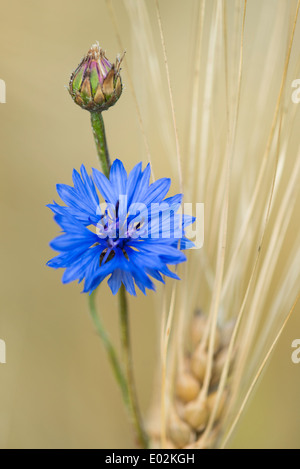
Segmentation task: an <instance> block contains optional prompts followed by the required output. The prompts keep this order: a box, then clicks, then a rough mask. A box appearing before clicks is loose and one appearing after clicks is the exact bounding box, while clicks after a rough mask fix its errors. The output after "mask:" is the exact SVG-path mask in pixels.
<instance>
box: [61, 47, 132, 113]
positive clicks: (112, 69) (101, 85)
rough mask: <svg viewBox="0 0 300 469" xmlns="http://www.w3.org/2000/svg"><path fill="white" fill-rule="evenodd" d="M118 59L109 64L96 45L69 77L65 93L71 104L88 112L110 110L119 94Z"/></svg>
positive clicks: (120, 85)
mask: <svg viewBox="0 0 300 469" xmlns="http://www.w3.org/2000/svg"><path fill="white" fill-rule="evenodd" d="M122 59H123V57H121V58H119V57H117V59H116V63H115V64H111V63H110V62H109V60H108V59H107V58H106V57H105V53H104V51H103V50H102V49H101V47H100V46H99V44H98V43H96V44H94V45H93V46H92V47H91V48H90V50H89V51H88V53H87V54H86V56H85V57H84V58H83V59H82V61H81V62H80V64H79V65H78V67H77V68H76V70H75V71H74V72H73V73H72V75H71V78H70V83H69V93H70V95H71V96H72V98H73V100H74V102H75V103H76V104H78V105H79V106H80V107H82V108H83V109H86V110H87V111H90V112H102V111H105V110H107V109H108V108H109V107H110V106H113V105H114V104H115V103H116V102H117V100H118V99H119V97H120V96H121V93H122V81H121V77H120V65H121V62H122Z"/></svg>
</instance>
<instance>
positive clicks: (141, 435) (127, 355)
mask: <svg viewBox="0 0 300 469" xmlns="http://www.w3.org/2000/svg"><path fill="white" fill-rule="evenodd" d="M119 311H120V323H121V341H122V347H123V358H124V364H125V370H126V371H125V372H126V378H127V387H128V399H129V409H130V414H131V419H132V423H133V425H134V427H135V430H136V433H137V437H138V441H139V444H140V445H141V446H142V448H144V449H146V448H148V436H147V434H146V432H145V429H144V426H143V422H142V418H141V414H140V410H139V405H138V400H137V395H136V389H135V383H134V376H133V364H132V354H131V342H130V332H129V317H128V305H127V298H126V291H125V287H124V285H122V286H121V288H120V291H119Z"/></svg>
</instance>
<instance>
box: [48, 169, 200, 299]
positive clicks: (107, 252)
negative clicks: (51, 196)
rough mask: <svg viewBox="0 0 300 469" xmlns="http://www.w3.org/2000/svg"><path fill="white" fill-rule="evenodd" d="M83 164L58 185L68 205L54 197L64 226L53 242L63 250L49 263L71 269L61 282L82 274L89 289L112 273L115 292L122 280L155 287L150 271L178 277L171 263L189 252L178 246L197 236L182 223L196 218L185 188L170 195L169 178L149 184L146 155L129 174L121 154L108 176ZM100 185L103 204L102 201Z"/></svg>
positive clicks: (57, 218) (156, 276)
mask: <svg viewBox="0 0 300 469" xmlns="http://www.w3.org/2000/svg"><path fill="white" fill-rule="evenodd" d="M80 172H81V174H79V173H78V172H77V171H76V170H74V171H73V183H74V187H72V186H68V185H65V184H58V185H57V192H58V194H59V196H60V198H61V200H62V201H63V202H64V203H65V206H61V205H58V204H56V203H55V202H54V203H53V204H50V205H48V207H50V208H51V210H52V211H53V212H54V214H55V215H54V220H55V221H56V222H57V223H58V225H59V226H60V227H61V228H62V231H63V234H61V235H60V236H58V237H57V238H55V239H54V240H53V241H52V242H51V243H50V246H51V247H52V248H53V249H54V250H56V251H58V252H60V254H59V255H58V256H56V257H54V258H53V259H51V260H50V261H48V263H47V265H48V266H50V267H53V268H55V269H58V268H65V269H66V270H65V272H64V274H63V277H62V281H63V283H68V282H71V281H73V280H78V282H81V281H82V280H84V290H83V291H84V292H92V291H93V290H95V288H97V286H98V285H99V284H100V283H101V282H102V280H104V279H105V278H106V277H107V276H108V275H110V278H109V280H108V284H109V286H110V288H111V291H112V293H113V294H116V293H117V291H118V290H119V288H120V286H121V284H122V283H123V284H124V286H125V288H126V290H127V291H128V292H129V293H130V294H132V295H135V294H136V293H135V285H134V284H136V286H137V287H138V288H140V290H141V291H142V292H143V293H145V292H146V288H149V289H152V290H155V287H154V285H153V283H152V281H151V279H150V277H149V276H151V277H153V278H154V279H157V280H159V281H161V282H163V283H164V280H163V277H162V275H166V276H168V277H172V278H175V279H179V277H178V276H177V275H176V274H175V273H174V272H172V271H171V270H169V268H168V265H176V264H179V263H181V262H184V261H185V260H186V257H185V255H184V254H183V253H182V252H181V251H180V249H187V248H190V247H192V246H193V243H192V242H191V241H189V240H188V239H187V238H186V237H185V236H184V227H185V226H187V225H189V224H191V223H193V222H194V218H193V217H191V216H188V215H180V214H178V213H177V212H178V210H179V209H180V206H181V202H182V195H181V194H178V195H175V196H173V197H169V198H165V196H166V194H167V193H168V191H169V188H170V185H171V180H170V179H167V178H163V179H159V180H157V181H156V182H154V183H153V184H149V180H150V173H151V169H150V165H148V166H147V167H146V169H145V170H144V171H142V163H139V164H137V165H136V166H135V167H134V168H133V170H132V171H131V172H130V173H129V175H128V176H127V173H126V171H125V168H124V166H123V164H122V162H121V161H120V160H115V161H114V163H113V165H112V167H111V170H110V176H109V179H108V178H107V177H106V176H104V174H102V173H101V172H100V171H98V170H96V169H94V170H93V176H89V175H88V174H87V171H86V169H85V167H84V166H83V165H82V166H81V171H80ZM96 186H97V188H98V189H99V192H100V194H101V195H102V197H103V199H104V200H105V204H104V203H102V204H100V202H99V196H98V193H97V191H96ZM179 243H180V249H179V248H178V247H179Z"/></svg>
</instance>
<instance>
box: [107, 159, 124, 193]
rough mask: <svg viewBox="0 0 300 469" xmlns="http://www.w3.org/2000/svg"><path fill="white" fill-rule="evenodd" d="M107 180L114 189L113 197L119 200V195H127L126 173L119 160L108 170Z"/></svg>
mask: <svg viewBox="0 0 300 469" xmlns="http://www.w3.org/2000/svg"><path fill="white" fill-rule="evenodd" d="M109 180H110V182H111V184H112V186H113V188H114V192H115V196H116V198H117V200H119V197H120V195H126V193H127V173H126V171H125V168H124V166H123V163H122V162H121V161H120V160H115V161H114V162H113V165H112V167H111V169H110V174H109Z"/></svg>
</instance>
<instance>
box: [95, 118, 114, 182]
mask: <svg viewBox="0 0 300 469" xmlns="http://www.w3.org/2000/svg"><path fill="white" fill-rule="evenodd" d="M91 123H92V129H93V134H94V139H95V143H96V148H97V153H98V157H99V160H100V164H101V167H102V171H103V173H104V174H105V176H106V177H108V176H109V171H110V166H111V165H110V158H109V153H108V148H107V142H106V136H105V127H104V121H103V117H102V113H101V112H91Z"/></svg>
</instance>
